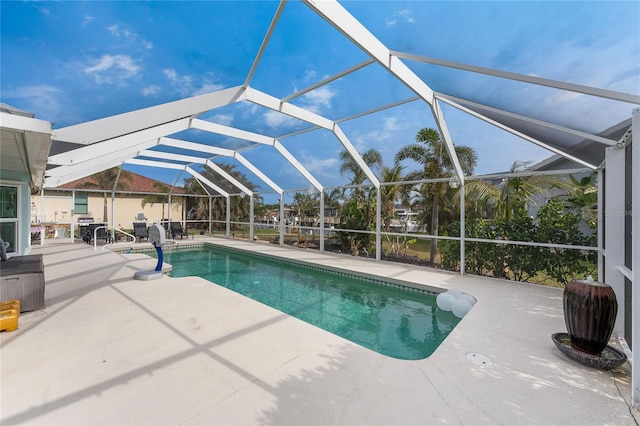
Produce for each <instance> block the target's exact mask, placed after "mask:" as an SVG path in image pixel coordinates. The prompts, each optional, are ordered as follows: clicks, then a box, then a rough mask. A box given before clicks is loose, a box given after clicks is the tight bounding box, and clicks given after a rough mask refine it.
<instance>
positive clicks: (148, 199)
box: [140, 182, 175, 220]
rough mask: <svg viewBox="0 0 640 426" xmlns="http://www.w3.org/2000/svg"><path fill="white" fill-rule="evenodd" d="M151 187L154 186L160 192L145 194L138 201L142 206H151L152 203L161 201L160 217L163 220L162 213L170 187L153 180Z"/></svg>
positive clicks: (167, 199)
mask: <svg viewBox="0 0 640 426" xmlns="http://www.w3.org/2000/svg"><path fill="white" fill-rule="evenodd" d="M153 187H154V188H156V189H157V190H158V192H160V194H153V195H146V196H145V197H144V198H143V199H142V201H141V202H140V205H141V206H142V208H144V206H146V205H147V204H149V205H151V206H152V207H153V205H154V204H158V203H162V219H163V220H164V219H166V217H165V215H164V204H165V203H166V202H167V201H169V191H170V190H171V188H169V186H168V185H166V184H164V183H162V182H154V183H153ZM173 202H175V201H173Z"/></svg>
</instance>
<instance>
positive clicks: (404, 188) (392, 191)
mask: <svg viewBox="0 0 640 426" xmlns="http://www.w3.org/2000/svg"><path fill="white" fill-rule="evenodd" d="M403 171H404V166H402V165H401V164H399V163H396V164H394V165H393V166H392V167H386V166H384V167H382V181H383V182H385V183H392V185H382V186H381V188H382V194H381V199H382V223H383V224H384V230H385V231H386V232H389V225H390V224H391V219H392V218H393V212H394V207H395V204H396V202H398V201H403V202H404V203H406V202H407V201H408V200H409V196H410V192H411V186H410V185H406V184H402V183H401V182H402V180H403V176H402V172H403Z"/></svg>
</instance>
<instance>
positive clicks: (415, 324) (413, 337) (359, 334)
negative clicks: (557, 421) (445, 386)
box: [164, 246, 460, 360]
mask: <svg viewBox="0 0 640 426" xmlns="http://www.w3.org/2000/svg"><path fill="white" fill-rule="evenodd" d="M164 261H165V262H167V263H170V264H171V265H172V266H173V270H172V271H171V272H170V275H171V276H173V277H185V276H199V277H202V278H204V279H206V280H208V281H211V282H213V283H215V284H217V285H221V286H223V287H226V288H228V289H230V290H232V291H235V292H237V293H240V294H242V295H244V296H246V297H249V298H251V299H253V300H256V301H258V302H261V303H264V304H265V305H268V306H271V307H273V308H275V309H278V310H280V311H282V312H284V313H286V314H289V315H291V316H293V317H296V318H299V319H301V320H303V321H306V322H308V323H310V324H312V325H315V326H317V327H320V328H322V329H324V330H327V331H329V332H331V333H334V334H336V335H338V336H341V337H344V338H346V339H348V340H350V341H352V342H354V343H357V344H359V345H361V346H364V347H366V348H369V349H371V350H374V351H376V352H378V353H381V354H383V355H387V356H390V357H393V358H398V359H405V360H416V359H423V358H426V357H428V356H430V355H431V354H432V353H433V352H434V351H435V350H436V348H437V347H438V346H439V345H440V344H441V343H442V341H443V340H444V339H445V338H446V337H447V335H448V334H449V333H450V332H451V331H452V330H453V329H454V327H455V326H456V325H457V324H458V322H459V321H460V320H459V319H458V318H457V317H456V316H454V315H453V314H452V313H451V312H448V311H443V310H441V309H438V308H437V306H436V297H435V294H432V293H429V292H426V291H424V292H422V291H417V290H415V289H413V290H411V289H410V288H409V287H402V286H398V285H396V284H391V283H383V282H381V281H376V280H371V279H367V278H359V277H357V276H355V275H350V274H345V273H339V272H332V271H330V270H323V269H321V268H315V267H308V266H301V265H296V264H294V263H292V262H286V261H280V260H278V259H275V258H272V257H267V256H260V255H255V254H252V253H247V252H242V253H240V252H238V251H236V250H229V249H223V248H218V247H212V246H203V247H196V248H185V249H174V250H171V251H167V252H165V253H164Z"/></svg>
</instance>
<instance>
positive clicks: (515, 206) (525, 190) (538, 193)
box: [495, 161, 570, 219]
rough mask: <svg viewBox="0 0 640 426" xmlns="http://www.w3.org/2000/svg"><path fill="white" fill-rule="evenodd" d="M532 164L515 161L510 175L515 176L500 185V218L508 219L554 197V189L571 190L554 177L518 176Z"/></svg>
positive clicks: (497, 202)
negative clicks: (528, 207) (552, 191)
mask: <svg viewBox="0 0 640 426" xmlns="http://www.w3.org/2000/svg"><path fill="white" fill-rule="evenodd" d="M530 163H531V161H514V162H513V164H512V165H511V168H510V169H509V174H510V175H515V176H510V177H507V178H505V179H503V180H502V182H501V183H500V184H499V185H498V189H499V192H498V200H496V201H495V204H496V209H497V212H496V213H497V216H498V217H501V218H507V219H508V218H510V217H511V216H512V215H513V214H514V213H515V212H516V211H518V210H521V209H526V208H527V206H532V205H537V204H538V203H539V202H541V201H544V200H546V199H548V198H550V197H551V196H552V195H553V194H551V189H552V188H558V189H561V190H563V191H565V192H568V191H569V190H570V187H569V186H568V185H567V184H566V182H563V181H561V180H559V179H558V178H556V177H554V176H547V175H530V176H518V173H519V172H523V171H525V170H526V169H527V166H528V165H529V164H530Z"/></svg>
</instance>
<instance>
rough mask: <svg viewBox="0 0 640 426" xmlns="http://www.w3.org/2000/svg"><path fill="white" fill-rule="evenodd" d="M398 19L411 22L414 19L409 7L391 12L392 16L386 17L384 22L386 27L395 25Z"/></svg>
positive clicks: (413, 21)
mask: <svg viewBox="0 0 640 426" xmlns="http://www.w3.org/2000/svg"><path fill="white" fill-rule="evenodd" d="M399 21H402V22H405V23H408V24H413V23H415V22H416V20H415V19H414V18H413V16H412V13H411V11H410V10H409V9H402V10H397V11H395V12H394V14H393V18H390V19H387V20H386V21H385V22H384V23H385V25H386V26H388V27H392V26H394V25H396V24H397V23H398V22H399Z"/></svg>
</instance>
